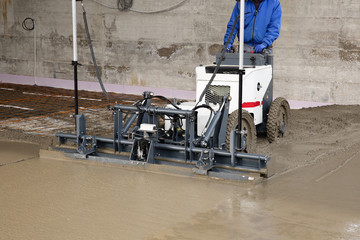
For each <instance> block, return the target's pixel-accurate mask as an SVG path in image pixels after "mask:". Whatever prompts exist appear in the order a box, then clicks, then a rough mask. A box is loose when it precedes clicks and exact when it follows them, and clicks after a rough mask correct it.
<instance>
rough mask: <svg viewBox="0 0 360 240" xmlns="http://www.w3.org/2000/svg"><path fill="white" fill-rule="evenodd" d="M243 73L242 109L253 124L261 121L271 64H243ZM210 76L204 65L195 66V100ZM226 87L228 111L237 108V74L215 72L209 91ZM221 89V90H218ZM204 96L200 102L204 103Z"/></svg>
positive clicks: (270, 77)
mask: <svg viewBox="0 0 360 240" xmlns="http://www.w3.org/2000/svg"><path fill="white" fill-rule="evenodd" d="M244 69H245V75H244V76H243V90H242V95H243V100H242V102H243V104H242V107H243V109H244V110H246V111H248V112H249V113H250V114H251V115H252V116H253V117H254V123H255V125H258V124H260V123H262V121H263V99H264V97H265V98H268V97H269V96H265V93H266V90H267V88H268V86H269V84H270V82H271V79H272V66H271V65H266V66H251V67H246V66H245V68H244ZM211 76H212V72H211V73H207V72H206V66H199V67H197V68H196V102H198V101H199V98H200V95H201V93H202V91H203V89H204V88H205V87H206V84H207V83H208V82H209V80H210V78H211ZM221 87H224V89H223V90H225V87H227V88H228V89H227V90H229V91H230V92H229V96H230V97H231V99H232V100H231V101H230V109H229V113H232V112H233V111H235V110H236V109H238V102H239V75H238V74H231V73H217V74H216V76H215V79H214V81H213V82H212V84H211V87H210V91H211V90H215V91H216V89H217V88H221ZM220 91H221V90H220ZM205 101H206V97H205V98H204V99H203V101H202V103H205Z"/></svg>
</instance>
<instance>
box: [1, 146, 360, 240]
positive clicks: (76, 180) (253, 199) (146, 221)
mask: <svg viewBox="0 0 360 240" xmlns="http://www.w3.org/2000/svg"><path fill="white" fill-rule="evenodd" d="M14 144H15V143H12V144H11V146H12V147H14V146H16V144H15V145H14ZM1 146H2V147H1ZM5 147H6V149H10V147H9V145H3V144H2V145H0V150H1V151H0V152H1V154H2V156H6V157H5V158H6V162H16V161H18V160H19V159H22V158H27V159H28V160H26V161H21V162H16V163H14V164H7V165H4V166H2V167H0V193H1V194H0V216H1V218H0V231H1V236H0V239H351V240H354V239H360V207H359V204H358V199H360V188H359V184H358V183H359V180H360V176H359V175H358V174H356V172H357V169H359V168H360V162H359V161H357V160H356V159H359V158H360V154H358V155H356V156H354V157H353V159H352V160H349V161H347V159H349V157H351V156H345V155H344V157H343V158H342V159H341V158H338V159H337V160H336V161H333V162H332V163H331V164H327V165H325V164H323V163H318V164H315V165H311V166H307V167H304V168H299V169H296V170H295V171H292V172H289V173H286V174H283V175H281V176H275V177H274V178H270V179H268V180H267V181H264V182H263V183H261V184H258V185H256V186H250V185H239V184H228V183H225V182H222V181H212V180H203V179H195V178H188V177H180V176H172V175H164V174H153V173H148V172H142V171H135V170H131V169H127V168H123V167H121V166H113V165H112V166H106V165H100V164H92V163H88V162H84V161H79V160H65V159H58V160H53V159H46V158H38V157H37V155H36V154H35V152H36V151H35V152H34V151H32V150H31V149H33V148H34V146H28V147H26V146H23V147H22V148H14V149H25V150H23V151H21V150H17V151H14V152H13V154H10V153H9V152H11V151H6V149H4V148H5ZM5 152H8V153H7V154H6V155H3V153H5ZM29 157H30V158H29ZM346 161H347V162H346ZM1 162H5V160H4V157H1ZM344 162H346V164H344ZM342 165H343V166H342ZM337 166H342V167H341V169H339V170H337V171H336V172H334V173H332V174H330V175H328V176H327V177H325V178H323V179H321V181H316V179H319V178H321V177H322V176H324V175H326V174H327V173H329V172H331V171H332V170H334V169H336V168H337Z"/></svg>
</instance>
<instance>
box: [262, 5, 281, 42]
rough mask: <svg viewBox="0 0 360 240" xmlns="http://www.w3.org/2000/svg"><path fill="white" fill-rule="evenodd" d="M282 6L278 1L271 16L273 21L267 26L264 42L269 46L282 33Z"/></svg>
mask: <svg viewBox="0 0 360 240" xmlns="http://www.w3.org/2000/svg"><path fill="white" fill-rule="evenodd" d="M281 14H282V11H281V6H280V2H279V1H277V3H276V5H275V7H274V9H273V12H272V16H271V21H270V23H269V25H268V27H267V30H266V33H265V37H264V40H263V44H266V47H267V46H271V45H272V44H273V42H274V41H275V40H276V39H277V38H278V37H279V34H280V26H281Z"/></svg>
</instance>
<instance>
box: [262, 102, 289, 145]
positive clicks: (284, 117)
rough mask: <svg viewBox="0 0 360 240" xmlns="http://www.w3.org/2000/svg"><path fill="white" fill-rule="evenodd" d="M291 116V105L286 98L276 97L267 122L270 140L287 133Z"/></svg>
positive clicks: (272, 140)
mask: <svg viewBox="0 0 360 240" xmlns="http://www.w3.org/2000/svg"><path fill="white" fill-rule="evenodd" d="M289 118H290V106H289V103H288V102H287V101H286V99H285V98H282V97H279V98H276V99H275V100H274V101H273V102H272V104H271V106H270V110H269V115H268V119H267V124H266V133H267V137H268V140H269V142H274V141H275V140H276V139H277V138H280V137H283V136H285V135H286V130H287V126H288V124H289Z"/></svg>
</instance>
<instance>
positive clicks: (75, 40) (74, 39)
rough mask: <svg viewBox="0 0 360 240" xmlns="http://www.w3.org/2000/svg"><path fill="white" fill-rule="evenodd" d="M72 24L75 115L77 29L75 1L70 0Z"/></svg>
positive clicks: (76, 109)
mask: <svg viewBox="0 0 360 240" xmlns="http://www.w3.org/2000/svg"><path fill="white" fill-rule="evenodd" d="M72 23H73V59H74V60H73V61H72V65H73V66H74V91H75V115H78V114H79V111H78V78H77V66H78V62H77V61H78V59H77V58H78V57H77V29H76V0H72Z"/></svg>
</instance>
